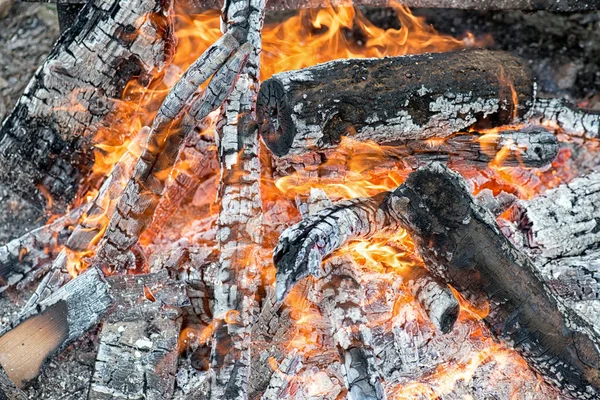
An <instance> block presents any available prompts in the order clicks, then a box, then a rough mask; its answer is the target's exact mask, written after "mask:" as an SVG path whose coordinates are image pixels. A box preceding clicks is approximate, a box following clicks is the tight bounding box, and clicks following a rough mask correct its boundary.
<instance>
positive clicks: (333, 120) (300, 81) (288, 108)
mask: <svg viewBox="0 0 600 400" xmlns="http://www.w3.org/2000/svg"><path fill="white" fill-rule="evenodd" d="M533 100H534V91H533V82H532V78H531V74H530V71H529V68H528V67H527V63H526V62H525V61H524V60H522V59H520V58H517V57H514V56H512V55H510V54H508V53H504V52H496V51H486V50H466V51H460V52H454V53H435V54H434V53H432V54H421V55H411V56H403V57H393V58H381V59H350V60H335V61H331V62H328V63H324V64H320V65H317V66H314V67H309V68H304V69H302V70H297V71H288V72H283V73H279V74H275V75H273V76H272V77H271V78H270V79H268V80H266V81H265V82H263V84H262V85H261V89H260V92H259V97H258V101H257V104H258V108H257V113H258V121H259V124H260V133H261V135H262V137H263V140H264V141H265V144H266V145H267V147H268V148H269V149H270V150H271V151H272V152H273V153H274V154H275V155H277V156H284V155H287V154H301V153H303V152H306V151H308V150H314V149H322V148H328V147H332V146H335V145H336V144H337V143H339V141H340V139H341V137H342V136H348V137H351V138H354V139H357V140H373V141H375V142H377V143H380V144H385V143H389V142H398V141H407V140H413V139H428V138H432V137H438V138H443V137H446V136H449V135H450V134H452V133H454V132H458V131H460V130H463V129H466V128H469V127H471V126H474V125H476V123H479V124H480V125H487V126H492V127H493V126H500V125H506V124H510V123H511V122H513V121H514V120H515V119H518V118H521V117H523V116H524V115H525V113H526V111H528V110H529V107H530V106H531V105H532V104H533Z"/></svg>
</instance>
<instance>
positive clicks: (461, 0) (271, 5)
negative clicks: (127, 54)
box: [23, 0, 600, 12]
mask: <svg viewBox="0 0 600 400" xmlns="http://www.w3.org/2000/svg"><path fill="white" fill-rule="evenodd" d="M23 1H34V2H50V3H59V4H83V3H85V2H84V0H23ZM179 3H180V4H181V5H183V6H184V7H186V9H188V10H189V11H190V12H198V11H201V10H203V9H207V8H211V9H221V8H222V7H223V0H181V1H179ZM329 3H330V4H331V5H334V6H350V5H353V4H354V5H362V6H386V5H388V4H389V1H388V0H329ZM398 3H400V4H404V5H406V6H409V7H421V8H458V9H473V10H548V11H563V12H570V11H591V10H597V9H598V8H600V3H599V2H598V1H597V0H402V1H399V2H398ZM319 7H323V0H268V1H267V9H268V10H293V9H299V8H319Z"/></svg>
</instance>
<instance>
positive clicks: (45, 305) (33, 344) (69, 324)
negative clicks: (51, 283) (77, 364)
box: [0, 268, 113, 387]
mask: <svg viewBox="0 0 600 400" xmlns="http://www.w3.org/2000/svg"><path fill="white" fill-rule="evenodd" d="M112 304H113V298H112V297H111V295H110V293H109V285H108V283H107V282H106V281H105V280H104V277H103V275H102V273H101V272H100V271H99V270H97V269H96V268H91V269H89V270H87V271H85V272H84V273H83V274H81V275H79V276H78V277H77V278H75V279H73V280H72V281H70V282H69V283H67V284H66V285H65V286H63V287H62V288H60V289H59V290H58V291H56V292H55V293H53V294H52V295H50V296H49V297H47V298H45V299H43V300H42V301H40V302H39V304H38V305H37V306H36V307H33V308H31V309H28V310H25V312H24V313H23V314H21V315H20V316H19V317H18V319H16V320H15V321H13V322H12V323H11V324H10V326H9V327H8V328H7V329H6V330H5V331H4V332H3V333H2V335H1V336H0V353H2V360H1V361H0V363H1V364H2V366H3V367H4V369H5V370H6V373H7V374H8V376H9V377H10V379H11V380H12V381H14V382H15V384H16V385H17V386H18V387H22V385H24V384H25V383H26V382H27V381H29V380H31V379H33V378H35V377H36V376H37V374H38V373H39V371H40V369H41V368H42V366H43V365H44V363H45V362H46V361H47V360H48V358H50V357H51V356H53V355H55V354H57V353H58V352H60V351H62V350H63V349H64V348H65V347H67V346H68V345H69V344H70V343H72V342H73V341H74V340H76V339H77V338H79V337H80V336H81V335H83V334H84V333H85V332H86V331H88V330H89V329H91V328H92V327H94V326H96V325H97V324H98V323H100V320H101V318H102V316H103V315H104V314H105V313H106V312H107V311H108V309H109V308H110V307H111V305H112Z"/></svg>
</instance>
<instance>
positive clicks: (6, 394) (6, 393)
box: [0, 365, 27, 400]
mask: <svg viewBox="0 0 600 400" xmlns="http://www.w3.org/2000/svg"><path fill="white" fill-rule="evenodd" d="M0 399H2V400H27V396H25V393H23V392H22V391H21V390H19V389H18V388H17V387H16V386H15V383H14V382H13V381H11V380H10V378H9V377H8V375H6V372H5V371H4V368H2V366H1V365H0Z"/></svg>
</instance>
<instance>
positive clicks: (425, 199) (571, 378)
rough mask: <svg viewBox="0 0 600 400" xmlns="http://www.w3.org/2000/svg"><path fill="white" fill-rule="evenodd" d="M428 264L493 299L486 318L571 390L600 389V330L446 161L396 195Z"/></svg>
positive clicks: (465, 289)
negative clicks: (562, 295) (555, 289)
mask: <svg viewBox="0 0 600 400" xmlns="http://www.w3.org/2000/svg"><path fill="white" fill-rule="evenodd" d="M390 207H391V209H393V210H394V211H395V212H396V213H397V214H398V215H399V216H401V219H402V223H403V225H404V226H405V227H406V229H407V230H408V231H409V232H410V233H411V235H412V236H413V239H414V240H415V243H416V245H417V248H418V249H419V252H420V254H421V256H422V257H423V259H424V261H425V263H426V265H427V267H428V268H429V270H430V271H431V272H432V273H434V274H436V275H438V276H439V277H441V278H443V279H444V280H446V281H447V282H449V283H450V284H452V285H453V286H454V287H455V288H456V289H457V290H458V291H460V292H461V293H463V294H465V295H467V296H472V297H473V298H476V297H477V296H482V295H483V296H486V297H487V298H488V299H489V307H490V311H489V315H488V316H487V317H485V318H484V322H485V323H486V324H487V325H488V326H489V327H490V330H491V331H492V333H493V334H495V335H496V336H497V337H498V338H500V339H502V340H503V341H505V342H507V343H509V344H511V345H512V346H513V347H514V348H515V349H516V350H517V351H518V352H519V353H520V354H521V355H522V356H523V358H525V359H526V360H527V361H528V363H529V365H530V366H531V367H532V368H534V369H535V370H537V371H538V372H539V373H540V374H541V375H542V376H543V377H544V379H545V380H546V381H548V382H549V383H551V384H553V385H554V386H556V387H558V388H559V389H561V390H562V391H563V393H565V394H567V395H571V396H573V397H576V398H581V399H594V398H597V397H598V396H599V395H600V374H599V368H600V353H599V351H598V344H599V343H600V337H598V335H597V333H595V332H594V331H593V329H592V327H591V326H590V325H589V324H588V323H587V322H585V321H584V320H582V319H581V318H579V316H577V315H576V314H575V313H573V312H572V311H570V310H569V309H568V308H566V307H565V306H564V304H563V302H562V300H561V299H558V298H556V297H555V296H553V295H551V294H550V292H549V290H548V288H547V287H546V286H545V285H544V284H543V282H542V281H541V280H540V278H539V272H537V271H536V269H535V267H534V265H533V263H532V262H531V260H530V259H529V258H528V257H527V256H526V255H525V254H523V253H521V252H520V251H519V250H517V249H516V248H515V247H514V246H513V245H512V244H511V243H510V242H509V241H508V239H506V237H505V236H504V235H502V233H501V232H500V229H499V228H498V226H497V225H496V223H495V221H494V219H493V217H492V216H491V215H490V214H489V213H488V212H487V211H485V210H484V209H482V208H481V207H479V206H478V205H476V204H475V202H474V200H473V198H472V197H471V195H470V193H469V190H468V188H467V186H466V184H465V182H464V180H463V179H462V178H461V177H460V176H459V175H458V174H456V173H453V172H452V171H450V170H448V169H447V168H445V167H443V166H441V165H440V164H432V166H430V167H427V168H423V169H420V170H418V171H417V172H415V173H413V174H411V175H410V176H409V178H408V179H407V181H406V182H405V183H404V184H403V185H402V186H400V187H399V188H398V189H397V190H396V191H394V192H393V193H392V194H391V197H390Z"/></svg>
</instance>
